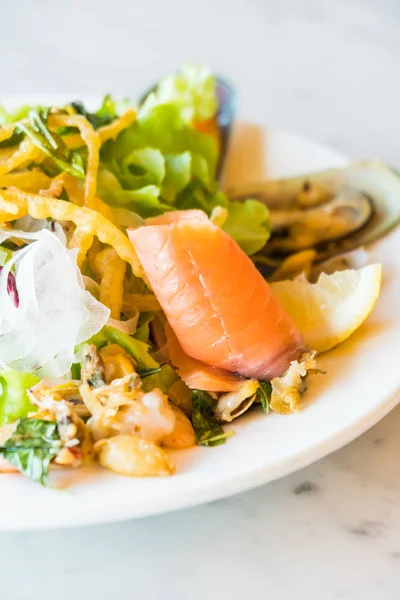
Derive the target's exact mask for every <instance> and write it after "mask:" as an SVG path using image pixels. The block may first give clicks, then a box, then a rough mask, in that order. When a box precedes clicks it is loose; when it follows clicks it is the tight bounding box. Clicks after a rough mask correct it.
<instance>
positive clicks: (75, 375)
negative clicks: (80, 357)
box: [71, 363, 82, 381]
mask: <svg viewBox="0 0 400 600" xmlns="http://www.w3.org/2000/svg"><path fill="white" fill-rule="evenodd" d="M81 371H82V365H81V363H73V364H72V365H71V377H72V379H75V380H76V381H79V379H80V378H81Z"/></svg>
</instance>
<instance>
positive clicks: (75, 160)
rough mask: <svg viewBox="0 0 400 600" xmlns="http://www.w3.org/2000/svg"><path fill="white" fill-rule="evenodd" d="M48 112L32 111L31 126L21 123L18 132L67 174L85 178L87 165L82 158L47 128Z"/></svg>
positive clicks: (30, 114)
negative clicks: (24, 135) (25, 136)
mask: <svg viewBox="0 0 400 600" xmlns="http://www.w3.org/2000/svg"><path fill="white" fill-rule="evenodd" d="M47 117H48V111H40V112H38V111H35V110H31V111H30V113H29V124H28V125H27V124H25V123H23V122H22V121H20V122H19V123H18V125H17V127H16V129H17V131H18V132H22V133H25V134H26V135H27V136H28V137H29V139H30V140H31V141H32V142H33V143H34V144H35V145H36V146H37V147H38V148H40V150H42V152H44V153H45V154H47V155H48V156H50V158H52V159H53V160H54V162H55V163H56V164H57V165H58V166H59V167H60V168H61V169H62V170H63V171H65V172H66V173H69V174H70V175H73V176H74V177H80V178H84V177H85V164H84V160H83V158H82V156H81V155H80V154H79V152H76V151H75V150H69V149H68V148H67V146H66V145H65V144H64V142H63V140H62V139H61V138H60V136H58V135H57V134H56V133H54V132H51V131H50V130H49V128H48V127H47Z"/></svg>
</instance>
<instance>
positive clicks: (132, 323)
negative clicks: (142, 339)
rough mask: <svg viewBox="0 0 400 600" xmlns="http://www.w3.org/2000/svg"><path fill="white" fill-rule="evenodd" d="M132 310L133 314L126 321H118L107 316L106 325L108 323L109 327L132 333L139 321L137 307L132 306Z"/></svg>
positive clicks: (128, 333)
mask: <svg viewBox="0 0 400 600" xmlns="http://www.w3.org/2000/svg"><path fill="white" fill-rule="evenodd" d="M132 310H133V311H134V315H133V317H131V318H130V319H128V320H127V321H120V320H119V319H111V318H109V319H108V321H107V325H110V327H114V329H118V331H121V332H122V333H126V334H127V335H132V334H133V333H135V331H136V329H137V324H138V321H139V311H138V309H137V308H134V309H132Z"/></svg>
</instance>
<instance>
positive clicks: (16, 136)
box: [0, 127, 24, 148]
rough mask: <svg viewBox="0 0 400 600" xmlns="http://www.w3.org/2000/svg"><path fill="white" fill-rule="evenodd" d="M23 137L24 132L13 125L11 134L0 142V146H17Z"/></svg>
mask: <svg viewBox="0 0 400 600" xmlns="http://www.w3.org/2000/svg"><path fill="white" fill-rule="evenodd" d="M23 139H24V134H23V133H22V132H20V131H18V130H17V128H16V127H14V131H13V132H12V134H11V136H10V137H9V138H7V139H6V140H3V141H2V142H0V148H10V147H11V146H17V145H18V144H20V143H21V142H22V140H23Z"/></svg>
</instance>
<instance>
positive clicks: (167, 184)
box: [161, 151, 192, 202]
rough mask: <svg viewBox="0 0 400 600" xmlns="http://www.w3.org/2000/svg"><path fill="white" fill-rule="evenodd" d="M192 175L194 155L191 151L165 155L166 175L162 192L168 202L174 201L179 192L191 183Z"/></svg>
mask: <svg viewBox="0 0 400 600" xmlns="http://www.w3.org/2000/svg"><path fill="white" fill-rule="evenodd" d="M191 175H192V155H191V153H190V152H189V151H186V152H181V153H180V154H167V155H166V156H165V177H164V180H163V182H162V192H161V193H162V196H163V197H164V198H165V200H166V201H167V202H174V200H175V198H176V196H177V195H178V194H179V192H181V191H182V190H183V189H184V188H185V187H186V186H187V185H188V184H189V182H190V178H191Z"/></svg>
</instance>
